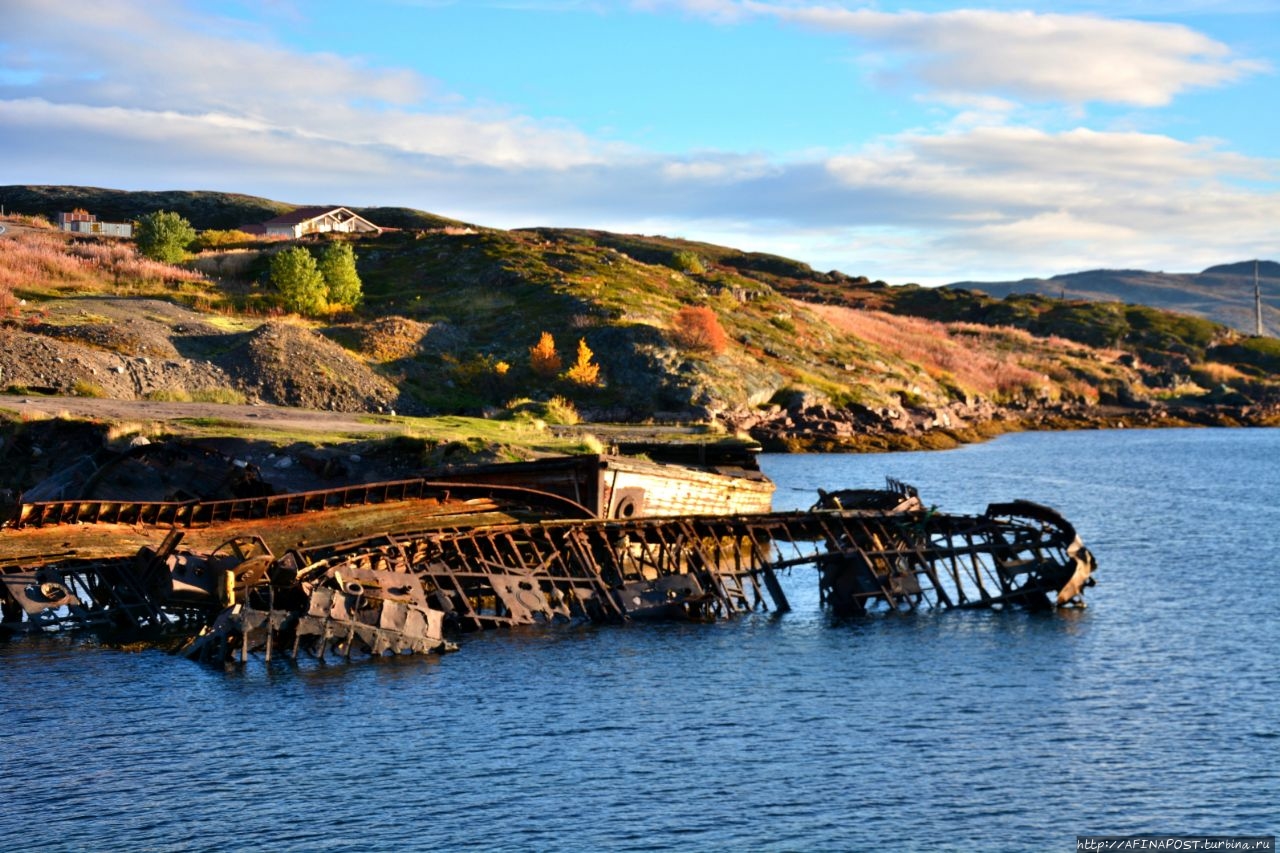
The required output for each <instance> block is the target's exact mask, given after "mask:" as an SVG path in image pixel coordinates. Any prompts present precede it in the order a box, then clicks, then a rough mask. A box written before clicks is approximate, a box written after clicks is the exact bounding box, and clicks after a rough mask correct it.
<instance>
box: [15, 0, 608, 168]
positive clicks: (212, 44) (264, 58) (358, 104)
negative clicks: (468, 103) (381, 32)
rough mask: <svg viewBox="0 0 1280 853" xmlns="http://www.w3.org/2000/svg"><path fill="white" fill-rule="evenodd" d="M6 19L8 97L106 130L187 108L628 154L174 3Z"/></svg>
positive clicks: (511, 153)
mask: <svg viewBox="0 0 1280 853" xmlns="http://www.w3.org/2000/svg"><path fill="white" fill-rule="evenodd" d="M5 26H6V32H5V36H4V41H3V42H0V68H2V69H3V70H4V71H6V72H8V76H9V77H10V78H14V75H23V76H21V77H20V78H17V79H20V80H21V81H22V82H21V84H11V85H0V101H3V100H9V101H16V100H23V101H28V102H31V103H37V102H44V103H46V104H48V105H49V108H50V109H52V108H54V107H55V106H75V107H76V108H77V111H78V113H79V114H80V115H81V116H82V117H84V119H85V120H86V121H87V122H89V123H90V124H91V125H93V126H94V127H97V128H99V129H101V128H102V127H103V125H104V124H105V123H107V122H110V121H111V120H113V119H116V120H121V121H127V123H128V124H127V126H126V127H122V128H120V132H121V133H128V132H137V133H139V134H143V135H145V134H146V133H147V130H146V125H148V124H153V125H156V126H159V127H170V126H171V125H172V124H173V120H174V117H175V116H186V117H188V118H189V119H190V120H191V121H192V122H197V123H205V124H208V123H210V122H213V121H214V119H213V118H211V117H213V116H218V117H221V118H220V119H218V120H220V121H229V120H232V119H233V118H234V119H235V120H237V121H241V122H243V127H242V129H243V130H245V131H246V132H257V133H263V134H272V135H284V136H291V137H296V138H297V139H299V140H331V141H333V142H335V143H338V144H345V145H350V146H371V147H375V148H388V149H392V150H395V151H399V152H403V153H408V154H419V155H423V156H430V157H445V158H452V159H456V160H460V161H463V162H470V163H481V164H489V165H495V166H500V167H550V168H565V167H569V166H581V165H585V164H590V163H595V162H600V161H602V159H603V158H604V157H605V156H606V155H609V154H615V153H616V152H614V151H613V148H614V147H613V146H607V145H603V144H600V143H597V142H596V141H594V140H592V139H590V138H588V137H587V136H586V135H584V134H582V133H580V132H578V131H576V130H575V129H573V128H569V127H565V126H561V125H557V124H556V123H553V122H535V121H533V120H531V119H529V118H527V117H522V116H512V115H503V114H496V115H495V114H490V113H482V112H480V111H478V110H467V109H461V108H458V107H457V106H456V105H454V104H453V103H451V102H452V101H453V99H451V98H446V97H443V96H441V95H439V94H438V93H436V95H435V97H432V94H433V92H434V91H435V89H436V88H437V87H436V86H435V84H433V83H432V82H431V81H429V80H427V79H425V78H423V77H421V76H420V75H418V74H416V73H414V72H412V71H408V70H404V69H385V68H377V67H372V66H370V65H369V64H368V63H364V62H360V61H357V60H354V59H351V58H348V57H342V56H336V55H333V54H326V53H299V52H297V51H291V50H288V49H286V48H284V47H282V46H280V45H277V44H274V43H272V42H271V41H270V40H269V39H265V38H264V37H262V36H261V35H260V34H257V33H252V32H246V31H244V29H243V28H242V27H240V26H239V25H233V24H231V23H229V22H226V21H222V20H220V19H211V18H207V17H201V16H197V15H195V14H194V13H188V12H185V11H183V10H182V7H179V6H176V5H175V6H169V5H165V4H160V5H155V4H150V3H142V2H132V0H115V1H114V2H95V3H93V4H90V5H88V6H79V5H77V6H67V5H65V4H46V3H41V2H38V0H14V3H13V4H12V6H11V8H6V10H5ZM19 45H27V46H29V47H25V48H23V47H19ZM3 79H5V77H3V76H0V80H3ZM28 109H30V106H29V107H28ZM94 109H98V110H101V113H99V114H98V115H97V116H95V117H93V118H88V116H89V111H90V110H94ZM122 110H123V112H122Z"/></svg>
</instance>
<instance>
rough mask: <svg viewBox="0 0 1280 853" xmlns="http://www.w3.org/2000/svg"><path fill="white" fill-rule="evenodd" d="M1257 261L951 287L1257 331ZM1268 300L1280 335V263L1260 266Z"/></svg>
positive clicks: (1268, 323)
mask: <svg viewBox="0 0 1280 853" xmlns="http://www.w3.org/2000/svg"><path fill="white" fill-rule="evenodd" d="M1253 268H1254V264H1253V261H1243V262H1241V263H1236V264H1224V265H1221V266H1215V267H1210V268H1209V269H1207V270H1205V271H1203V272H1200V273H1164V272H1145V271H1143V270H1092V271H1089V272H1079V273H1071V274H1069V275H1057V276H1054V277H1052V278H1047V279H1044V278H1028V279H1023V280H1022V281H999V282H980V281H968V282H959V283H956V284H952V285H948V287H952V288H961V289H965V290H978V291H982V292H984V293H987V294H990V295H991V296H995V297H1004V296H1009V295H1011V294H1038V295H1041V296H1049V297H1053V298H1055V299H1064V298H1065V299H1073V300H1090V301H1097V302H1108V301H1116V302H1126V303H1133V304H1138V305H1148V306H1151V307H1153V308H1163V309H1166V310H1169V311H1178V312H1180V313H1184V314H1193V315H1196V316H1198V317H1204V318H1205V319H1208V320H1212V321H1214V322H1216V323H1221V324H1223V325H1225V326H1230V327H1232V328H1234V329H1236V330H1238V331H1241V332H1245V333H1251V332H1253V330H1254V301H1253ZM1258 273H1259V284H1260V287H1261V290H1262V300H1263V325H1264V327H1265V328H1266V329H1267V330H1268V331H1270V332H1271V333H1273V334H1274V333H1276V332H1278V331H1280V263H1276V262H1275V261H1262V262H1261V263H1259V265H1258Z"/></svg>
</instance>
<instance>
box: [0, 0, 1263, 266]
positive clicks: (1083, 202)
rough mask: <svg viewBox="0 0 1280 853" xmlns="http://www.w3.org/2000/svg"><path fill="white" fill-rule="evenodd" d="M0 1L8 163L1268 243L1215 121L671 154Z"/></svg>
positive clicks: (316, 64) (66, 170) (383, 199)
mask: <svg viewBox="0 0 1280 853" xmlns="http://www.w3.org/2000/svg"><path fill="white" fill-rule="evenodd" d="M685 5H686V6H687V7H689V8H693V7H692V6H691V5H690V4H688V3H686V4H685ZM761 8H767V10H768V12H767V13H768V14H781V12H782V11H787V12H791V13H795V14H801V13H812V12H813V11H814V10H813V9H812V8H811V7H808V6H800V5H796V4H792V5H790V6H782V5H778V4H770V5H768V6H767V7H765V5H764V4H759V3H733V2H727V0H706V2H703V3H700V4H698V5H697V10H696V11H697V12H698V14H702V15H732V14H739V15H740V14H744V13H745V12H751V13H752V14H764V13H763V12H760V11H759V9H761ZM155 9H158V10H159V11H153V10H155ZM64 10H65V11H64ZM5 14H6V16H7V17H6V26H7V29H6V30H5V32H4V35H3V36H0V127H3V128H4V142H5V145H4V156H3V157H2V158H0V175H2V176H4V177H3V179H0V183H81V184H93V185H108V186H119V187H125V188H137V189H172V188H191V189H221V190H229V191H240V192H250V193H254V194H259V195H268V196H273V197H276V198H280V199H282V200H287V201H292V202H298V203H329V202H337V203H348V204H390V205H411V206H416V207H423V208H426V209H430V210H434V211H436V212H439V213H442V214H446V215H450V216H456V217H458V218H461V219H466V220H470V221H476V222H481V223H484V224H489V225H495V226H499V227H514V226H520V225H541V224H549V225H579V226H589V227H611V228H615V229H618V230H646V229H655V228H660V229H661V230H663V231H665V232H666V233H670V234H676V235H681V236H687V237H691V238H695V239H708V240H714V241H716V242H725V243H729V244H732V245H737V246H738V247H740V248H743V249H749V250H760V251H772V252H776V253H779V254H789V255H792V256H795V257H799V258H801V259H803V260H805V261H808V262H809V263H811V264H813V265H814V266H815V267H818V268H820V269H831V268H839V269H843V270H845V271H847V272H849V273H851V274H865V275H869V276H871V277H872V278H883V279H886V280H889V281H897V282H901V281H905V280H917V281H923V282H927V283H941V282H944V281H951V280H956V279H959V278H967V277H975V276H988V275H1004V276H1021V275H1024V274H1036V273H1053V272H1064V271H1069V270H1071V269H1078V268H1082V267H1086V266H1088V267H1094V266H1104V265H1115V264H1120V263H1122V264H1124V265H1133V266H1150V267H1156V268H1167V269H1177V268H1188V266H1187V265H1189V264H1196V263H1202V265H1205V266H1207V265H1208V264H1209V263H1214V262H1219V261H1224V260H1233V259H1236V258H1239V257H1255V256H1258V255H1259V254H1262V255H1264V256H1265V255H1266V254H1267V253H1268V251H1269V249H1268V247H1273V246H1274V245H1275V244H1274V223H1275V222H1276V221H1280V199H1278V197H1277V194H1276V186H1277V182H1278V180H1280V178H1278V175H1277V164H1276V163H1275V162H1270V161H1263V160H1257V159H1249V158H1245V157H1242V156H1239V155H1237V154H1233V153H1232V152H1231V151H1230V150H1228V149H1226V148H1225V147H1224V146H1223V145H1222V144H1221V143H1216V142H1213V141H1208V140H1206V141H1197V142H1185V141H1180V140H1177V139H1173V138H1171V137H1168V136H1163V135H1159V134H1153V133H1137V132H1127V133H1120V132H1103V131H1098V130H1093V129H1088V128H1084V127H1082V128H1078V129H1075V130H1070V131H1066V132H1061V133H1049V132H1046V131H1042V130H1038V129H1035V128H1030V127H1017V126H1011V125H1010V124H1008V123H1007V122H1009V121H1010V120H1011V114H1012V113H1013V112H1014V107H1013V105H1012V103H1011V102H1009V101H1008V100H1007V99H1003V98H999V97H995V96H992V95H990V94H989V93H981V92H960V91H957V92H954V93H950V94H944V95H943V97H945V102H946V104H947V105H949V106H951V107H955V108H960V109H965V110H968V111H969V112H967V113H966V114H965V116H966V118H965V120H964V121H959V122H952V123H951V124H950V126H949V129H947V130H946V131H945V132H926V131H913V132H909V133H899V134H897V135H885V136H883V137H881V138H880V139H878V140H877V141H876V142H874V143H872V144H869V145H865V146H862V147H859V148H857V149H851V150H847V151H842V152H840V153H839V154H837V155H834V156H833V155H831V154H829V153H824V152H798V153H792V154H791V155H790V156H787V157H785V158H774V159H770V158H767V157H764V156H761V155H757V154H749V153H742V152H732V151H730V152H716V151H702V152H696V153H690V154H687V155H684V156H663V155H658V154H654V153H651V152H645V151H641V150H638V149H636V148H633V147H626V146H621V145H615V144H606V143H603V142H601V141H599V140H597V139H594V138H592V137H590V136H589V135H587V134H585V133H583V132H581V131H580V130H578V129H576V128H574V127H572V126H568V125H566V124H563V123H556V122H548V121H539V120H534V119H532V118H529V117H527V116H522V115H519V114H516V113H512V114H504V113H500V112H499V113H494V112H484V113H482V112H479V111H476V110H472V109H467V108H466V107H465V105H463V106H458V100H457V99H456V98H454V97H451V96H448V95H447V94H446V93H441V92H439V91H438V87H437V86H436V85H435V84H433V83H432V81H430V80H428V79H425V78H423V77H421V76H420V75H417V74H415V73H413V72H410V71H405V70H402V69H394V68H393V69H385V68H378V67H374V66H371V65H370V64H369V63H366V62H361V61H358V60H356V59H352V58H350V57H342V56H334V55H328V54H309V53H299V52H296V51H291V50H288V49H286V48H285V47H282V46H280V45H279V44H276V43H274V42H273V41H272V40H271V39H270V38H269V37H267V36H265V35H264V34H262V33H259V32H256V31H246V30H245V29H244V28H243V26H242V25H240V24H236V23H233V22H228V21H222V20H219V19H209V18H205V17H197V16H195V15H193V14H189V13H187V12H183V11H182V7H178V6H168V5H164V4H158V5H154V6H153V5H144V4H143V3H142V2H141V0H138V2H136V3H131V2H123V0H116V2H113V3H109V4H107V5H99V4H94V5H92V6H90V7H84V8H81V7H74V8H72V7H64V6H62V5H58V4H36V3H33V2H28V0H13V2H11V3H9V4H8V5H7V7H6V13H5ZM831 14H832V16H833V18H832V20H833V21H835V22H836V23H839V22H842V21H845V20H846V19H847V15H849V14H852V13H849V12H847V11H842V10H834V11H832V12H831ZM877 14H878V13H877ZM992 14H994V13H992ZM923 17H925V18H927V17H928V16H923ZM935 17H937V16H935ZM1059 17H1060V16H1057V17H1055V16H1039V18H1037V17H1036V16H1030V20H1027V19H1024V18H1021V17H1011V18H1007V19H1004V18H999V16H997V18H999V21H1000V22H1003V23H1004V24H1006V25H1008V26H1010V27H1014V28H1015V29H1016V28H1018V27H1031V26H1033V24H1036V23H1037V21H1038V24H1039V25H1043V26H1045V27H1046V32H1047V33H1049V35H1046V36H1045V38H1046V39H1048V40H1049V41H1053V39H1055V38H1060V37H1062V35H1063V33H1064V32H1066V31H1067V30H1069V29H1070V27H1065V25H1064V24H1063V23H1062V22H1061V21H1059V20H1058V18H1059ZM879 20H881V23H882V24H883V26H884V27H887V28H888V29H886V30H884V31H883V32H882V34H881V35H879V36H877V37H878V38H881V39H882V40H884V41H885V42H886V43H889V42H892V43H893V44H895V45H897V44H902V45H909V44H916V43H920V44H923V41H921V40H922V39H924V38H925V34H926V33H928V32H932V31H933V30H932V29H931V28H934V27H935V24H936V21H926V22H925V23H920V21H919V20H918V19H917V18H908V17H903V16H884V15H881V18H880V19H879ZM1089 21H1090V22H1092V21H1093V19H1089ZM829 25H831V26H835V25H836V24H829ZM879 25H880V24H878V25H877V26H879ZM867 26H869V25H867ZM1088 26H1093V23H1088ZM1138 26H1146V25H1138ZM903 28H905V29H903ZM979 29H981V28H979ZM1104 29H1105V28H1104ZM1174 29H1175V30H1177V29H1178V28H1174ZM962 30H963V28H960V29H959V30H957V32H956V33H953V34H952V35H954V36H955V37H956V38H957V39H959V40H960V42H962V43H963V44H962V46H961V47H955V48H948V49H949V50H950V53H947V52H946V51H944V52H943V53H942V54H939V55H945V56H948V57H950V59H948V60H947V61H959V60H958V57H961V56H967V55H969V54H968V53H966V51H972V50H976V47H975V46H974V45H975V44H976V41H974V39H976V37H975V36H973V33H974V32H975V30H974V29H972V28H971V29H969V30H963V32H962ZM908 31H909V32H908ZM966 32H967V33H969V35H967V36H966V35H964V33H966ZM1089 32H1094V31H1092V30H1090V31H1089ZM1142 32H1144V33H1147V34H1151V33H1154V34H1155V35H1166V32H1165V31H1164V30H1161V29H1158V28H1157V29H1156V30H1143V31H1142ZM885 33H887V34H885ZM1055 33H1056V35H1054V34H1055ZM909 34H910V35H911V38H908V35H909ZM1187 34H1188V31H1180V32H1179V33H1174V35H1178V36H1180V37H1183V36H1187ZM1190 35H1192V36H1194V34H1190ZM986 37H987V36H983V38H986ZM1198 38H1199V37H1195V38H1192V39H1191V41H1189V42H1188V44H1189V45H1192V46H1194V45H1196V44H1199V41H1198ZM912 39H915V41H912ZM977 41H981V39H977ZM1175 41H1176V39H1175ZM1117 43H1118V42H1116V43H1112V45H1111V47H1110V48H1108V49H1117V48H1116V44H1117ZM1055 44H1056V43H1055ZM1058 46H1059V47H1060V46H1061V45H1058ZM903 49H904V50H905V49H906V48H903ZM913 49H914V48H913ZM920 49H921V50H923V48H920ZM1175 53H1176V51H1175ZM1187 55H1189V54H1187ZM1222 56H1225V55H1222ZM1221 61H1222V62H1228V60H1226V59H1223V60H1221ZM1175 78H1177V79H1180V80H1181V81H1182V83H1181V84H1187V78H1186V77H1185V76H1183V77H1178V75H1176V74H1171V75H1169V76H1168V77H1167V78H1166V79H1165V83H1164V89H1163V90H1162V91H1165V92H1170V91H1173V88H1172V87H1173V86H1174V82H1173V81H1174V80H1175Z"/></svg>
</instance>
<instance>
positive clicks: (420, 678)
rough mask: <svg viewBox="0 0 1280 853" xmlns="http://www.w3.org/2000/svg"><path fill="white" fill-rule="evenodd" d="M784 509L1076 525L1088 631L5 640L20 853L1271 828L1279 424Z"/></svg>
mask: <svg viewBox="0 0 1280 853" xmlns="http://www.w3.org/2000/svg"><path fill="white" fill-rule="evenodd" d="M763 462H764V467H765V469H766V471H767V472H768V473H769V474H770V476H772V477H773V478H774V479H775V480H776V481H777V482H778V484H779V492H778V498H777V501H776V505H777V506H778V507H779V508H788V507H800V506H807V505H808V504H810V503H812V501H813V499H814V489H815V488H816V487H818V486H823V487H827V488H836V487H841V486H874V485H878V484H880V483H881V482H882V481H883V478H884V476H885V475H890V476H894V477H898V478H900V479H903V480H906V481H908V482H911V483H914V484H915V485H917V486H918V487H919V488H920V490H921V493H922V497H923V498H924V499H925V501H926V503H931V504H937V505H938V506H939V507H940V508H943V509H947V510H953V511H980V510H981V509H982V508H983V507H984V506H985V504H986V503H987V502H988V501H995V500H1005V499H1010V498H1015V497H1021V498H1027V499H1030V500H1035V501H1039V502H1042V503H1047V504H1050V505H1052V506H1055V507H1057V508H1058V509H1060V510H1061V511H1062V512H1063V513H1064V514H1065V515H1066V516H1067V518H1069V519H1070V520H1071V521H1073V522H1074V523H1075V524H1076V526H1077V528H1078V529H1079V530H1080V533H1081V535H1082V536H1083V538H1084V539H1085V541H1086V543H1087V544H1088V545H1089V546H1090V547H1091V548H1092V549H1093V550H1094V552H1095V553H1096V555H1097V557H1098V562H1099V565H1100V570H1099V573H1098V586H1097V587H1095V588H1094V589H1092V590H1090V591H1089V603H1090V606H1089V608H1088V609H1087V610H1085V611H1082V612H1063V613H1054V614H1024V613H981V612H954V613H942V614H920V615H900V614H885V615H879V616H872V617H867V618H864V619H861V620H852V621H844V622H838V621H835V620H833V619H831V618H829V617H828V616H827V615H826V614H825V613H823V612H822V611H821V610H819V608H818V605H817V589H816V587H817V584H816V579H815V577H814V576H813V574H812V572H811V571H806V570H802V569H797V570H795V571H794V572H793V573H792V574H791V575H790V576H788V577H785V578H784V584H785V586H786V588H787V590H788V593H789V595H790V598H791V601H792V604H793V606H794V608H795V609H794V610H793V611H792V612H790V613H788V614H786V615H784V616H782V617H772V616H768V615H762V616H753V617H749V618H746V619H741V620H738V621H735V622H731V623H722V624H716V625H681V624H657V625H635V626H620V627H585V628H572V629H569V628H566V629H558V630H552V631H538V630H531V631H527V632H510V633H491V634H487V635H482V636H469V637H466V638H465V639H464V640H463V642H462V644H461V645H462V648H461V650H460V651H459V652H457V653H455V654H452V655H447V656H444V657H435V658H422V659H415V658H400V659H390V660H385V661H380V662H374V663H367V664H360V665H341V664H337V665H329V666H322V665H316V664H309V663H304V664H302V665H299V666H295V665H292V664H289V663H287V662H276V663H273V664H271V665H270V666H269V667H268V666H266V665H263V664H262V663H261V662H258V663H257V664H254V665H250V666H249V667H248V668H246V669H245V670H243V671H228V672H226V673H223V672H220V671H213V670H210V669H205V668H201V667H200V666H197V665H195V664H192V663H189V662H187V661H184V660H181V659H178V658H173V657H169V656H167V655H165V654H162V653H160V652H155V651H146V652H133V653H128V652H120V651H113V650H107V649H100V648H94V647H91V646H85V645H82V644H80V645H73V644H68V643H66V642H59V641H42V642H29V641H24V642H20V643H11V644H7V645H5V644H0V723H2V725H0V756H2V758H0V762H2V763H0V850H4V851H9V850H15V851H16V850H67V851H82V850H130V851H143V850H157V851H187V850H201V851H227V850H306V851H312V850H316V851H329V850H332V851H339V850H341V851H348V850H350V851H364V850H389V851H401V850H752V851H754V850H867V849H871V848H873V847H874V848H877V849H892V850H979V849H981V850H1064V851H1065V850H1070V849H1073V848H1074V837H1075V835H1076V834H1077V833H1113V834H1128V833H1139V832H1176V833H1214V834H1273V833H1276V832H1277V830H1278V829H1280V707H1278V703H1277V697H1278V696H1280V674H1278V673H1277V649H1280V617H1278V616H1277V610H1278V609H1280V594H1278V593H1277V581H1280V567H1278V566H1277V562H1278V558H1277V554H1278V553H1280V505H1278V501H1277V498H1278V497H1280V430H1188V431H1172V430H1166V431H1117V432H1079V433H1068V434H1021V435H1012V436H1006V437H1003V438H1000V439H998V440H996V441H993V442H990V443H988V444H983V445H977V446H972V447H966V448H962V449H960V450H955V451H949V452H945V453H922V454H887V455H875V456H771V457H766V458H765V459H764V460H763Z"/></svg>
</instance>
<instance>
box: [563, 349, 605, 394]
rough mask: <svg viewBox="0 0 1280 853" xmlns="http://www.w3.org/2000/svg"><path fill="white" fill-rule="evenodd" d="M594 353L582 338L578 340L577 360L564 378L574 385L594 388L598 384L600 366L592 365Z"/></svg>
mask: <svg viewBox="0 0 1280 853" xmlns="http://www.w3.org/2000/svg"><path fill="white" fill-rule="evenodd" d="M592 355H594V353H592V352H591V348H590V347H588V346H587V342H586V340H585V339H583V338H579V339H578V360H577V361H576V362H574V364H573V367H571V368H569V370H568V371H567V372H566V373H565V378H566V379H568V380H569V381H570V382H572V383H574V384H575V385H584V386H588V387H594V386H596V385H599V384H600V365H598V364H593V363H592V362H591V357H592Z"/></svg>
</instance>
